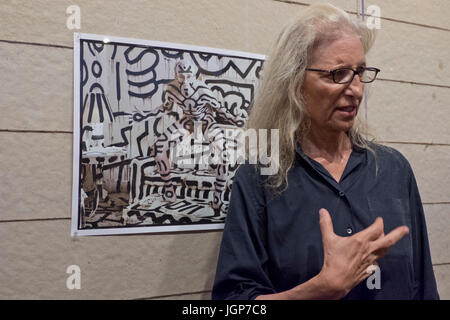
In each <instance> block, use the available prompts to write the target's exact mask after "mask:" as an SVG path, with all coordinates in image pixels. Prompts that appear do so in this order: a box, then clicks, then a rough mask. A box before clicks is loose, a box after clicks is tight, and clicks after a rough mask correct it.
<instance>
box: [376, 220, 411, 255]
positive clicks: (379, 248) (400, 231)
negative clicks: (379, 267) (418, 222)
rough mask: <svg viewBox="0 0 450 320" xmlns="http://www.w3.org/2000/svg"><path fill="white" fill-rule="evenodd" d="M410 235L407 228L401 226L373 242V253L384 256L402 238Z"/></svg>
mask: <svg viewBox="0 0 450 320" xmlns="http://www.w3.org/2000/svg"><path fill="white" fill-rule="evenodd" d="M408 233H409V229H408V227H407V226H400V227H397V228H395V229H394V230H392V231H391V232H389V233H388V234H387V235H385V236H384V237H381V238H379V239H378V240H375V241H373V242H372V252H378V253H379V254H383V253H385V252H387V249H389V248H390V247H392V246H393V245H394V244H396V243H397V242H398V241H399V240H400V239H401V238H403V237H404V236H405V235H407V234H408Z"/></svg>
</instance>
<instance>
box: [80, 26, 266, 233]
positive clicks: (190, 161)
mask: <svg viewBox="0 0 450 320" xmlns="http://www.w3.org/2000/svg"><path fill="white" fill-rule="evenodd" d="M74 44H75V46H74V51H75V53H74V60H75V61H74V73H75V93H74V161H73V164H74V174H73V180H74V183H73V201H72V234H73V235H91V234H115V233H141V232H161V231H179V230H202V229H203V230H204V229H218V228H223V223H224V221H225V219H226V214H227V209H228V202H229V196H230V192H231V188H232V181H233V175H234V172H235V170H236V168H237V166H238V163H235V162H230V161H227V159H226V157H227V152H225V150H226V149H233V148H237V141H236V140H235V139H234V138H233V137H232V136H230V135H229V134H227V132H230V130H231V129H233V128H241V127H243V126H244V125H245V123H246V120H247V117H248V113H249V110H250V108H251V102H252V99H253V96H254V93H255V88H256V86H257V83H258V79H259V75H260V72H261V69H262V64H263V61H264V56H262V55H257V54H250V53H243V52H235V51H228V50H222V49H212V48H205V47H196V46H195V47H194V46H186V45H180V44H173V43H161V42H154V41H144V40H136V39H123V38H115V37H107V36H99V35H89V34H75V39H74Z"/></svg>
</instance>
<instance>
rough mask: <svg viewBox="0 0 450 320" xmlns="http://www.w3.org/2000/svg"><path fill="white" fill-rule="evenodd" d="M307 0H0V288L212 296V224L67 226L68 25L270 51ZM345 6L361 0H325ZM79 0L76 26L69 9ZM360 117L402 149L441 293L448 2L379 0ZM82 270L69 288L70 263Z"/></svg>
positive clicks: (449, 168)
mask: <svg viewBox="0 0 450 320" xmlns="http://www.w3.org/2000/svg"><path fill="white" fill-rule="evenodd" d="M313 2H315V1H312V0H311V1H307V0H302V1H300V0H298V1H297V0H291V1H282V0H192V1H183V0H171V1H166V0H150V1H141V0H127V1H125V0H123V1H90V0H78V1H76V2H72V1H61V0H35V1H29V0H13V1H2V3H1V5H0V57H2V59H0V83H1V86H0V108H1V111H2V117H0V146H1V153H0V181H1V184H0V191H1V192H0V241H1V246H0V270H1V272H0V299H139V298H145V299H209V298H210V292H211V287H212V282H213V279H214V273H215V267H216V261H217V255H218V248H219V245H220V240H221V236H222V233H221V231H209V232H184V233H177V234H169V233H166V234H155V235H131V236H97V237H84V238H77V239H72V238H71V237H70V222H71V220H70V216H71V212H70V210H71V188H72V187H71V186H72V138H73V137H72V131H73V126H72V119H73V118H72V117H73V115H72V114H73V32H74V31H76V32H83V33H95V34H105V35H111V36H119V37H129V38H138V39H147V40H157V41H167V42H176V43H182V44H193V45H199V46H209V47H217V48H224V49H231V50H240V51H248V52H254V53H260V54H266V53H267V49H268V46H269V44H270V42H271V40H272V39H273V38H274V36H275V35H276V34H277V32H278V31H279V30H280V28H281V26H282V24H283V23H284V21H286V19H289V18H290V17H292V16H293V15H294V14H295V13H296V12H297V11H300V10H303V9H304V8H306V6H307V5H308V4H310V3H313ZM329 2H330V3H332V4H335V5H337V6H339V7H341V8H343V9H345V10H347V11H348V12H349V13H352V14H356V13H357V12H359V11H360V10H361V1H357V0H336V1H329ZM73 4H76V5H78V6H79V7H80V9H81V28H80V29H79V30H69V29H68V28H67V26H66V20H67V18H68V14H66V8H67V7H69V6H70V5H73ZM371 4H375V5H378V6H379V7H380V9H381V20H380V22H381V28H380V29H379V30H378V37H377V40H376V42H375V46H374V48H373V50H372V51H371V52H370V53H369V55H368V62H369V64H371V65H373V66H377V67H379V68H380V69H382V72H381V74H380V75H379V80H377V81H376V82H375V83H374V84H373V85H372V87H371V89H370V96H369V98H368V112H367V119H368V122H369V125H370V127H371V128H372V131H373V133H374V134H375V135H376V136H377V137H378V140H379V141H381V142H385V143H387V144H388V145H390V146H393V147H394V148H396V149H398V150H399V151H400V152H402V153H403V154H404V155H405V156H406V157H407V158H408V159H409V161H410V163H411V165H412V167H413V169H414V172H415V175H416V178H417V182H418V185H419V189H420V191H421V195H422V200H423V203H424V208H425V212H426V219H427V224H428V231H429V238H430V244H431V253H432V259H433V265H434V269H435V273H436V277H437V281H438V288H439V292H440V294H441V298H443V299H450V252H449V250H448V248H449V245H450V233H449V230H450V130H449V125H448V123H449V121H450V116H449V114H450V104H449V103H448V101H449V99H450V73H449V71H450V65H449V61H450V20H449V19H448V15H449V14H450V2H449V1H447V0H431V1H419V0H398V1H388V0H378V1H375V0H373V1H365V6H366V7H367V6H369V5H371ZM69 265H78V266H80V268H81V289H79V290H68V289H67V287H66V279H67V277H68V274H66V268H67V267H68V266H69Z"/></svg>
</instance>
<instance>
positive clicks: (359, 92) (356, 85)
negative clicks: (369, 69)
mask: <svg viewBox="0 0 450 320" xmlns="http://www.w3.org/2000/svg"><path fill="white" fill-rule="evenodd" d="M347 89H348V90H350V91H351V93H352V95H354V96H355V97H356V98H358V99H361V98H362V96H363V92H364V82H361V78H360V77H359V75H358V74H355V76H354V77H353V80H352V82H350V85H349V86H348V88H347Z"/></svg>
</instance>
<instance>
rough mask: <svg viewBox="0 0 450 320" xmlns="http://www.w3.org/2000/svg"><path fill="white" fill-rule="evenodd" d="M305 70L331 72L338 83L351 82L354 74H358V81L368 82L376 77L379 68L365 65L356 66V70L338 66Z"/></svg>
mask: <svg viewBox="0 0 450 320" xmlns="http://www.w3.org/2000/svg"><path fill="white" fill-rule="evenodd" d="M306 70H309V71H316V72H327V73H329V74H331V76H332V78H333V81H334V82H335V83H339V84H343V83H350V82H352V81H353V78H354V77H355V74H358V76H359V81H361V82H364V83H370V82H373V81H374V80H375V79H376V77H377V74H378V72H380V69H378V68H366V67H358V68H357V69H356V70H353V69H352V68H339V69H334V70H322V69H313V68H306Z"/></svg>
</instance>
